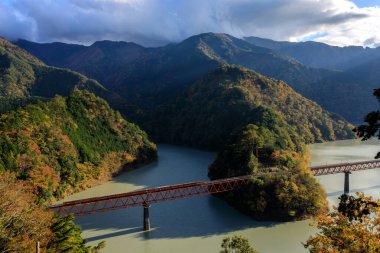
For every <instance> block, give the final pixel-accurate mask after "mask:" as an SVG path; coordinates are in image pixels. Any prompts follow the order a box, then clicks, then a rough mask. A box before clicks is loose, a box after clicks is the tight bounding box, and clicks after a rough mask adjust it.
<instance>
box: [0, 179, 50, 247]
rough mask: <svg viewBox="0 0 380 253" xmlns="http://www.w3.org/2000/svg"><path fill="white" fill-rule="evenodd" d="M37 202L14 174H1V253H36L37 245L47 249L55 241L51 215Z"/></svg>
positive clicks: (29, 189)
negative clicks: (49, 243) (51, 241)
mask: <svg viewBox="0 0 380 253" xmlns="http://www.w3.org/2000/svg"><path fill="white" fill-rule="evenodd" d="M36 200H37V197H36V196H35V195H34V194H32V193H31V187H29V186H28V185H26V184H25V183H23V182H21V181H17V180H16V177H15V176H14V174H11V173H9V172H4V173H1V174H0V252H25V253H28V252H35V251H34V249H35V245H36V241H39V242H40V243H41V246H42V247H45V246H46V244H47V243H48V242H49V240H50V239H51V238H52V237H53V233H52V231H51V230H50V229H49V225H50V223H51V219H52V212H50V211H49V210H47V208H45V207H42V206H40V205H38V204H37V202H36Z"/></svg>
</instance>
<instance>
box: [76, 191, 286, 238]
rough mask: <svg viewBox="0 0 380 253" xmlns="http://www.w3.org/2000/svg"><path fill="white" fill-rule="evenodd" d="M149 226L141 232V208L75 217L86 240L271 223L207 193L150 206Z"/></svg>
mask: <svg viewBox="0 0 380 253" xmlns="http://www.w3.org/2000/svg"><path fill="white" fill-rule="evenodd" d="M150 220H151V226H152V229H151V231H149V232H144V231H143V229H142V225H143V208H142V207H134V208H129V209H121V210H115V211H110V212H105V213H99V214H92V215H88V216H82V217H77V218H76V222H77V224H78V225H80V226H81V227H82V228H83V229H85V230H86V231H89V232H90V235H89V236H88V237H87V240H88V241H89V242H92V241H98V240H99V241H100V240H105V239H108V238H112V237H118V236H123V237H125V236H127V237H134V238H140V239H142V240H146V239H164V238H166V239H170V238H190V237H208V236H213V235H218V234H225V233H230V232H232V233H233V232H234V231H238V230H244V229H249V228H255V227H268V228H269V227H272V226H275V225H276V224H279V223H275V222H258V221H255V220H254V219H252V218H250V217H248V216H246V215H244V214H241V213H240V212H238V211H236V210H235V209H233V208H232V207H230V206H228V205H226V204H225V203H224V201H222V200H220V199H217V198H215V197H211V196H202V197H196V198H192V199H180V200H176V201H171V202H164V203H160V204H153V205H152V206H151V207H150Z"/></svg>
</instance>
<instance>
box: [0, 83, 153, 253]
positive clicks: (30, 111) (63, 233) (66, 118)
mask: <svg viewBox="0 0 380 253" xmlns="http://www.w3.org/2000/svg"><path fill="white" fill-rule="evenodd" d="M0 133H1V134H0V177H1V180H0V188H1V189H2V194H0V195H1V196H0V203H1V206H0V217H2V219H0V245H1V246H0V250H1V251H2V252H33V250H34V249H35V243H36V241H37V240H38V241H39V242H40V243H41V248H42V249H43V252H47V251H48V252H97V251H98V250H99V248H100V246H102V245H99V247H96V248H90V247H87V246H85V243H86V241H85V240H83V239H82V238H81V237H80V229H79V228H78V227H76V226H75V224H74V223H73V217H72V216H70V217H59V216H53V214H52V212H51V211H49V210H47V207H46V205H47V204H49V203H51V202H52V201H54V200H56V199H60V198H62V197H64V196H66V195H67V194H70V193H73V192H75V191H79V190H83V189H85V188H87V187H91V186H93V185H95V184H99V183H100V182H104V181H106V180H109V179H110V178H111V176H112V175H114V174H116V173H118V172H120V171H121V170H122V169H124V168H127V167H134V166H138V165H141V164H144V163H147V162H150V161H152V160H154V159H155V158H156V156H157V154H156V146H155V144H153V143H152V142H150V141H149V139H148V137H147V135H146V133H145V132H143V131H142V130H140V129H139V128H138V127H137V126H136V125H134V124H132V123H129V122H127V121H126V120H124V119H123V118H122V117H121V115H120V114H119V113H118V112H116V111H113V110H112V109H111V108H110V107H109V105H108V104H107V103H106V102H105V101H104V100H103V99H101V98H98V97H96V96H95V95H94V94H92V93H90V92H88V91H84V90H78V89H75V90H74V91H73V92H72V94H71V95H70V96H69V97H60V96H57V97H55V98H54V99H52V100H51V101H48V102H37V103H35V104H29V105H27V106H24V107H21V108H19V109H16V110H13V111H10V112H8V113H5V114H2V115H1V116H0Z"/></svg>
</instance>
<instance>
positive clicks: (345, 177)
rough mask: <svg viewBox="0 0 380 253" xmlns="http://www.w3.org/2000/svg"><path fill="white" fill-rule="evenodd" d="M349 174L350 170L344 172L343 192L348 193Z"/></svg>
mask: <svg viewBox="0 0 380 253" xmlns="http://www.w3.org/2000/svg"><path fill="white" fill-rule="evenodd" d="M350 174H351V172H349V171H345V172H344V194H348V193H350Z"/></svg>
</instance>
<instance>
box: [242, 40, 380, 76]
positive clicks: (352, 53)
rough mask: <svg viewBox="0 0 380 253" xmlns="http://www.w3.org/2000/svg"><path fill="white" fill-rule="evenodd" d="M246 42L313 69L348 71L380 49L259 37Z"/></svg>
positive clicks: (377, 53) (365, 61) (378, 52)
mask: <svg viewBox="0 0 380 253" xmlns="http://www.w3.org/2000/svg"><path fill="white" fill-rule="evenodd" d="M244 39H245V40H246V41H248V42H250V43H252V44H254V45H256V46H260V47H265V48H268V49H272V50H275V51H278V52H281V53H283V54H285V55H288V56H290V57H293V58H294V59H297V60H298V61H299V62H301V63H302V64H305V65H307V66H310V67H314V68H327V69H336V70H348V69H350V68H352V67H354V66H358V65H362V64H365V63H367V62H369V61H372V60H374V59H376V58H379V57H380V47H378V48H368V47H366V48H364V47H361V46H346V47H338V46H330V45H327V44H324V43H320V42H315V41H306V42H288V41H274V40H270V39H264V38H259V37H254V36H251V37H245V38H244Z"/></svg>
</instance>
